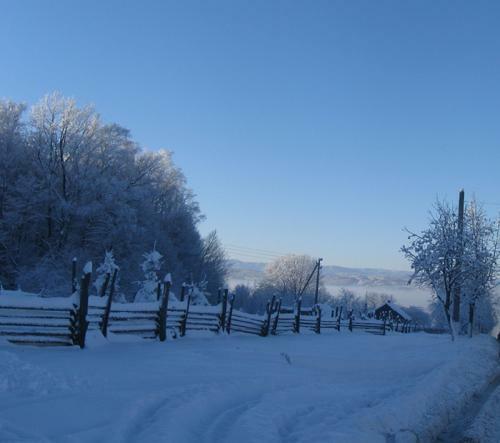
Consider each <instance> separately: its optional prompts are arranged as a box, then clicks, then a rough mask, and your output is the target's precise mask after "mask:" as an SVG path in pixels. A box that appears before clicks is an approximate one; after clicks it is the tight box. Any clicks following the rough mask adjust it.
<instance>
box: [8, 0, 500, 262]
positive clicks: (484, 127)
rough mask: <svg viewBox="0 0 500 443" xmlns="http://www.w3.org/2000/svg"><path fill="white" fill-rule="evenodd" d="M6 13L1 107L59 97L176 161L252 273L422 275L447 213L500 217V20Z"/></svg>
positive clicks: (54, 5) (123, 6)
mask: <svg viewBox="0 0 500 443" xmlns="http://www.w3.org/2000/svg"><path fill="white" fill-rule="evenodd" d="M0 6H1V14H0V54H1V59H0V60H1V66H0V96H3V97H8V98H12V99H14V100H18V101H25V102H28V103H33V102H34V101H36V100H38V99H39V98H40V97H41V96H43V95H44V94H45V93H47V92H50V91H53V90H59V91H61V92H62V93H63V94H65V95H68V96H73V97H75V98H76V99H77V100H78V101H79V103H81V104H86V103H93V104H95V106H96V108H97V109H98V111H99V112H100V113H101V114H102V116H103V118H104V119H105V120H106V121H108V122H111V121H114V122H118V123H120V124H122V125H124V126H126V127H128V128H129V129H131V131H132V133H133V136H134V137H135V139H136V140H138V141H139V142H140V143H141V144H142V145H143V146H144V147H147V148H148V149H158V148H168V149H171V150H173V151H174V152H175V161H176V163H177V164H178V165H179V166H180V167H181V168H182V169H183V171H184V172H185V174H186V176H187V178H188V182H189V184H190V186H191V187H192V188H193V189H194V191H195V193H196V194H197V196H198V199H199V202H200V204H201V207H202V209H203V211H204V213H205V214H206V217H207V218H206V221H205V222H204V223H203V224H202V226H201V230H202V232H204V233H206V232H208V231H209V230H211V229H214V228H216V229H217V230H218V232H219V235H220V237H221V239H222V240H223V242H224V243H225V244H227V245H236V246H237V247H238V249H237V250H238V251H240V252H241V251H247V252H246V255H240V258H243V259H246V260H253V259H255V260H259V259H262V258H265V257H264V255H265V254H263V253H261V252H259V251H255V250H253V249H259V250H262V249H263V250H268V251H272V253H273V254H275V253H276V252H296V253H299V252H304V253H309V254H312V255H320V256H322V257H324V259H325V264H338V265H346V266H363V267H387V268H395V269H406V268H407V265H406V263H405V261H404V259H403V258H402V256H401V254H400V253H399V252H398V250H399V247H400V246H401V244H402V243H403V242H404V241H405V234H404V232H403V231H402V228H403V227H404V226H408V227H411V228H414V229H421V228H423V227H424V226H425V223H426V220H427V211H428V209H429V208H430V206H431V205H432V203H433V202H434V201H435V199H436V197H441V198H448V199H457V198H458V190H459V189H460V188H461V187H464V188H465V190H466V198H470V197H471V196H472V195H473V194H475V195H476V197H477V199H478V200H480V201H485V202H487V203H488V205H487V206H486V208H487V210H488V211H489V213H490V214H491V215H492V216H493V215H496V214H497V213H498V211H499V210H500V192H499V185H500V179H499V173H498V170H499V167H500V113H499V111H500V85H499V79H500V26H499V25H498V23H500V3H499V2H496V1H476V2H466V1H448V2H443V1H413V2H410V1H391V2H390V1H380V2H373V1H315V2H308V1H295V2H294V1H289V2H280V1H276V2H272V1H215V2H203V1H200V2H193V1H182V2H160V1H156V2H155V1H144V2H139V1H135V2H127V1H106V2H104V1H99V2H97V1H88V0H86V1H84V2H76V1H75V2H69V1H23V0H19V1H15V2H13V1H7V0H0ZM241 247H245V248H253V249H252V250H250V249H245V250H243V249H241ZM230 248H232V250H233V251H236V249H234V247H233V246H231V247H230Z"/></svg>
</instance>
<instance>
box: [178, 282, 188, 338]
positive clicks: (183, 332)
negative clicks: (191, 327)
mask: <svg viewBox="0 0 500 443" xmlns="http://www.w3.org/2000/svg"><path fill="white" fill-rule="evenodd" d="M183 288H184V286H183ZM190 304H191V294H188V296H187V301H186V312H185V314H184V318H183V319H182V323H181V330H180V335H181V337H184V336H185V335H186V327H187V321H188V315H189V305H190Z"/></svg>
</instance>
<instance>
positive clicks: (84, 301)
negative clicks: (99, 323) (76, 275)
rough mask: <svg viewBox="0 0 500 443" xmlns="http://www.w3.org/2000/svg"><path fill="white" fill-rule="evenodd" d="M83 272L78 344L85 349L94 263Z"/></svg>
mask: <svg viewBox="0 0 500 443" xmlns="http://www.w3.org/2000/svg"><path fill="white" fill-rule="evenodd" d="M83 272H84V274H83V276H82V280H81V284H80V302H79V304H78V344H79V346H80V348H82V349H83V348H84V347H85V336H86V334H87V328H88V327H89V323H88V321H87V312H88V309H89V286H90V277H91V276H92V262H87V264H86V265H85V268H84V269H83Z"/></svg>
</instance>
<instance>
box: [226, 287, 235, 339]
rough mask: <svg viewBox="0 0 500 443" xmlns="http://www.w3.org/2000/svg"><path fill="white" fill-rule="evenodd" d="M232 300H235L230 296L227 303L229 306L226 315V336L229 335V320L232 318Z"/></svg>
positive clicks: (233, 296) (232, 295)
mask: <svg viewBox="0 0 500 443" xmlns="http://www.w3.org/2000/svg"><path fill="white" fill-rule="evenodd" d="M234 298H235V295H234V294H231V296H230V298H229V301H230V303H231V304H230V305H229V313H228V316H227V322H226V332H227V333H228V334H231V318H233V306H234Z"/></svg>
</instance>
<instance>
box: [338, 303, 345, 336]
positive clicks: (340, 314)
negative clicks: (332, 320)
mask: <svg viewBox="0 0 500 443" xmlns="http://www.w3.org/2000/svg"><path fill="white" fill-rule="evenodd" d="M343 309H344V307H343V306H341V307H340V309H339V311H338V312H339V315H338V317H337V331H339V332H340V320H341V319H342V310H343Z"/></svg>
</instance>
